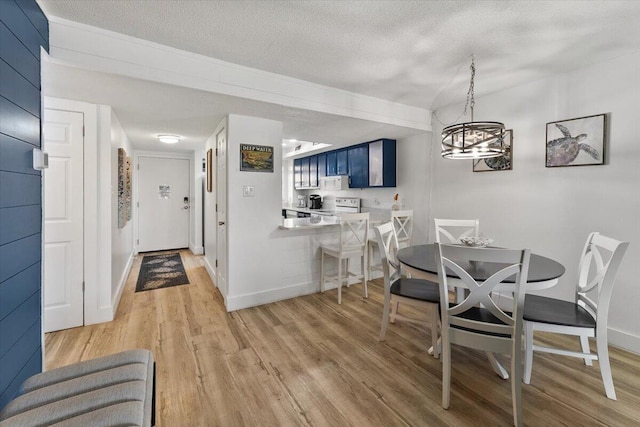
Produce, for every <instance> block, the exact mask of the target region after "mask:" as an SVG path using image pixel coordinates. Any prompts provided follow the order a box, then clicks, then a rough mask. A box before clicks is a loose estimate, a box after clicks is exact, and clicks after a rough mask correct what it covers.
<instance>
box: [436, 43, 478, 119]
mask: <svg viewBox="0 0 640 427" xmlns="http://www.w3.org/2000/svg"><path fill="white" fill-rule="evenodd" d="M469 69H470V70H471V80H470V81H469V90H468V91H467V101H466V102H465V104H464V110H463V111H462V114H460V115H459V116H458V118H457V119H455V120H454V121H452V122H451V123H444V122H442V120H440V118H439V117H438V112H437V110H436V111H434V112H433V116H434V117H435V119H436V120H437V121H438V123H440V124H441V125H442V126H445V127H446V126H449V125H451V124H453V123H457V122H459V121H460V119H461V118H462V117H463V116H466V115H467V110H469V109H470V110H471V121H473V107H475V105H476V100H475V98H474V88H475V77H476V64H475V55H471V66H470V67H469Z"/></svg>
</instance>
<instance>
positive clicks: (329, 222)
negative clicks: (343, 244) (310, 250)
mask: <svg viewBox="0 0 640 427" xmlns="http://www.w3.org/2000/svg"><path fill="white" fill-rule="evenodd" d="M312 220H313V222H312ZM316 221H317V222H316ZM335 225H340V217H337V216H317V217H313V218H285V219H283V220H282V225H281V226H280V229H282V230H309V229H314V228H322V227H328V226H335Z"/></svg>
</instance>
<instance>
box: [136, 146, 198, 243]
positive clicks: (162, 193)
mask: <svg viewBox="0 0 640 427" xmlns="http://www.w3.org/2000/svg"><path fill="white" fill-rule="evenodd" d="M137 172H138V251H140V252H147V251H160V250H164V249H178V248H187V247H189V208H190V200H189V160H188V159H171V158H163V157H147V156H140V157H138V170H137Z"/></svg>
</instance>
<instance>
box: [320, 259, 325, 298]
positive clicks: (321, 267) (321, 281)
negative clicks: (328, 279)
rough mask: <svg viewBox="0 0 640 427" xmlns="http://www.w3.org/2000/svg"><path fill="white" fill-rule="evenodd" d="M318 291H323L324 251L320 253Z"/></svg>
mask: <svg viewBox="0 0 640 427" xmlns="http://www.w3.org/2000/svg"><path fill="white" fill-rule="evenodd" d="M320 292H324V251H321V255H320Z"/></svg>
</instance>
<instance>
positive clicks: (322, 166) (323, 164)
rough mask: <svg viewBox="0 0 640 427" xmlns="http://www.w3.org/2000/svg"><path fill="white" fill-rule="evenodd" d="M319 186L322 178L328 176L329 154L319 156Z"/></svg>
mask: <svg viewBox="0 0 640 427" xmlns="http://www.w3.org/2000/svg"><path fill="white" fill-rule="evenodd" d="M317 157H318V184H319V183H320V178H324V177H325V176H327V153H322V154H318V156H317Z"/></svg>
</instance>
